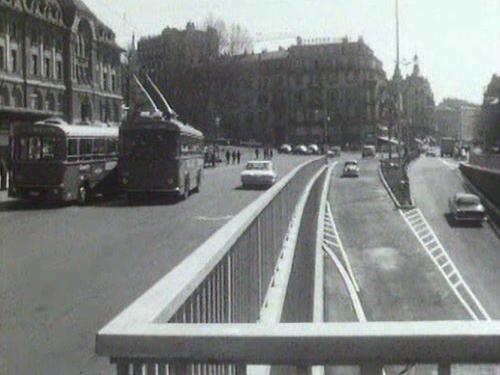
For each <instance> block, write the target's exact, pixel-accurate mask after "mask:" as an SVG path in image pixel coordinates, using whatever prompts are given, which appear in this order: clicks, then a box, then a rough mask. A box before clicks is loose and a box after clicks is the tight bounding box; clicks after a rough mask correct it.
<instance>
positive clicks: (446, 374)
mask: <svg viewBox="0 0 500 375" xmlns="http://www.w3.org/2000/svg"><path fill="white" fill-rule="evenodd" d="M438 375H451V364H450V363H439V364H438Z"/></svg>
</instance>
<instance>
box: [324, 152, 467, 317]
mask: <svg viewBox="0 0 500 375" xmlns="http://www.w3.org/2000/svg"><path fill="white" fill-rule="evenodd" d="M358 158H359V156H358ZM378 163H379V162H378V160H376V159H366V160H365V159H361V160H360V161H359V166H360V177H359V178H342V177H341V173H342V165H337V167H336V168H335V169H334V172H333V175H332V183H331V188H330V194H329V201H330V204H331V207H332V211H333V216H334V220H335V222H336V225H337V228H338V231H339V235H340V238H341V240H342V242H343V246H344V249H345V251H346V253H347V254H348V256H349V258H350V262H351V265H352V268H353V271H354V274H355V276H356V279H357V281H358V284H359V287H360V289H361V292H360V299H361V303H362V306H363V309H364V311H365V315H366V318H367V320H368V321H405V320H440V319H467V318H468V316H467V314H466V311H465V310H464V308H463V307H462V306H461V305H460V303H459V301H458V300H457V298H456V297H455V296H454V295H453V293H451V291H450V290H449V287H448V285H447V284H446V281H445V280H444V278H443V277H442V276H441V275H440V274H439V272H438V270H437V269H436V267H435V265H434V264H433V263H432V261H431V259H430V258H429V257H428V255H427V254H426V253H425V252H424V250H423V249H422V248H421V245H420V244H419V242H418V240H417V239H416V237H415V236H414V234H413V232H412V231H411V229H410V228H409V227H408V226H407V225H406V223H405V222H404V220H403V218H402V217H401V215H400V214H399V212H398V211H397V210H396V209H395V207H394V204H393V202H392V200H391V199H390V197H389V195H388V194H387V192H386V190H385V189H384V187H383V185H382V183H381V182H380V180H379V176H378V174H377V167H378ZM328 263H329V266H328V267H329V270H330V271H331V272H327V273H326V275H325V286H326V294H327V295H328V296H330V300H331V301H332V302H333V303H331V304H327V305H326V314H325V319H327V320H330V321H334V320H336V316H337V315H340V316H341V317H342V318H341V320H353V321H357V317H356V315H355V314H354V311H353V310H352V308H351V307H350V300H349V299H346V298H345V297H344V298H343V299H342V300H343V301H344V302H343V304H342V305H341V306H337V305H336V303H335V302H334V301H335V299H333V298H332V297H333V296H335V295H342V294H344V295H345V288H344V287H341V288H340V290H339V287H338V283H339V282H341V283H342V285H343V282H342V281H341V279H339V276H338V272H337V271H336V269H335V268H333V267H332V266H331V264H330V263H331V262H328ZM333 278H335V279H336V280H337V282H336V283H334V282H332V281H331V280H332V279H333ZM334 285H336V286H335V287H334ZM346 304H348V305H349V306H346ZM347 311H350V314H348V313H347Z"/></svg>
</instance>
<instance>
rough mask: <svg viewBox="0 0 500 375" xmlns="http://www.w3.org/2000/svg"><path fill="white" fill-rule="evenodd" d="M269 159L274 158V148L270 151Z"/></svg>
mask: <svg viewBox="0 0 500 375" xmlns="http://www.w3.org/2000/svg"><path fill="white" fill-rule="evenodd" d="M269 158H270V159H272V158H273V148H272V147H271V148H270V149H269Z"/></svg>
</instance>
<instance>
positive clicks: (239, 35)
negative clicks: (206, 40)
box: [228, 24, 253, 56]
mask: <svg viewBox="0 0 500 375" xmlns="http://www.w3.org/2000/svg"><path fill="white" fill-rule="evenodd" d="M252 49H253V41H252V37H251V36H250V33H249V32H248V30H247V29H246V28H245V27H244V26H241V25H239V24H232V25H231V29H230V33H229V47H228V53H229V54H230V55H231V56H233V55H239V54H241V53H244V52H250V51H251V50H252Z"/></svg>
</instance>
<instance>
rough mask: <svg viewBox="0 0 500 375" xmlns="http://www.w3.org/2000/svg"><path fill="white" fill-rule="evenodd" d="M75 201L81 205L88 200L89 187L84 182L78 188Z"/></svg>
mask: <svg viewBox="0 0 500 375" xmlns="http://www.w3.org/2000/svg"><path fill="white" fill-rule="evenodd" d="M76 201H77V203H78V204H79V205H80V206H83V205H84V204H86V203H88V201H89V188H88V186H87V185H86V184H82V185H80V187H79V188H78V197H77V200H76Z"/></svg>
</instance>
